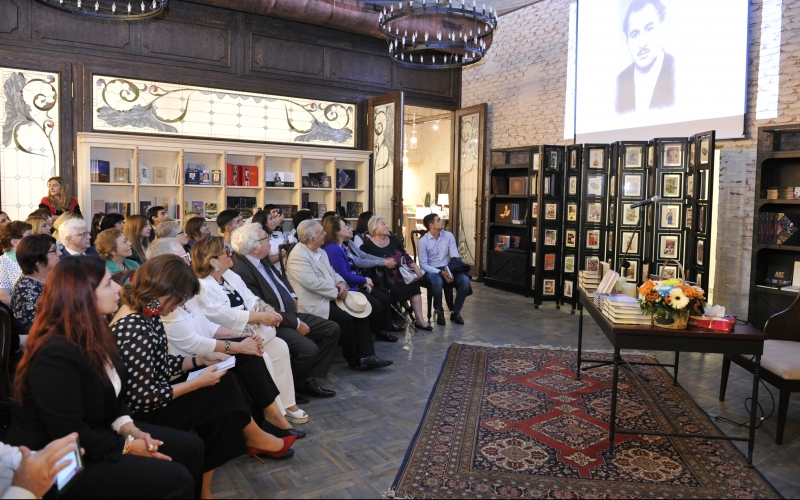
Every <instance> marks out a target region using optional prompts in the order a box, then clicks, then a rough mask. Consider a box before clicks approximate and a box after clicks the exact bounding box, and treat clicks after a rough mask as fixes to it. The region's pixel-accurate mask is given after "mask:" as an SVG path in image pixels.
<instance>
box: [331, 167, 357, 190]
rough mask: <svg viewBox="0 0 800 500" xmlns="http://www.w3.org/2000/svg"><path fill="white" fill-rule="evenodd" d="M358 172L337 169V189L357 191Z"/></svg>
mask: <svg viewBox="0 0 800 500" xmlns="http://www.w3.org/2000/svg"><path fill="white" fill-rule="evenodd" d="M356 185H357V183H356V171H355V170H354V169H347V168H341V169H340V168H337V169H336V187H337V189H356Z"/></svg>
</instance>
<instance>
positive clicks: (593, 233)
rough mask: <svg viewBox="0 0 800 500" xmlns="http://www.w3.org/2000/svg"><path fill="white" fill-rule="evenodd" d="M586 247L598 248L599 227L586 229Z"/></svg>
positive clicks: (590, 248)
mask: <svg viewBox="0 0 800 500" xmlns="http://www.w3.org/2000/svg"><path fill="white" fill-rule="evenodd" d="M586 248H588V249H589V250H600V230H599V229H589V230H588V231H586Z"/></svg>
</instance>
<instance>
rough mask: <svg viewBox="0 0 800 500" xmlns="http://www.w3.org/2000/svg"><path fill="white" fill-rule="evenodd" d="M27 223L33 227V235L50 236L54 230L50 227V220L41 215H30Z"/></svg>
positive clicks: (26, 220)
mask: <svg viewBox="0 0 800 500" xmlns="http://www.w3.org/2000/svg"><path fill="white" fill-rule="evenodd" d="M25 223H26V224H30V225H31V234H46V235H50V233H51V232H52V229H53V228H51V227H50V224H49V223H48V219H46V218H44V217H42V216H40V215H29V216H28V218H27V219H25Z"/></svg>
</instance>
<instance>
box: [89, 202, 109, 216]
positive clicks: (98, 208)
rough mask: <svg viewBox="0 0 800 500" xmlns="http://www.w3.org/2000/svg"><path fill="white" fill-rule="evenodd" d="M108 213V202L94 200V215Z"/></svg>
mask: <svg viewBox="0 0 800 500" xmlns="http://www.w3.org/2000/svg"><path fill="white" fill-rule="evenodd" d="M105 212H106V200H92V215H94V214H104V213H105Z"/></svg>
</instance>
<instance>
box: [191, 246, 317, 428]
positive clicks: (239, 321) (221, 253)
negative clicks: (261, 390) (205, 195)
mask: <svg viewBox="0 0 800 500" xmlns="http://www.w3.org/2000/svg"><path fill="white" fill-rule="evenodd" d="M231 267H233V261H232V260H231V252H230V250H228V248H226V246H225V242H224V240H223V239H222V237H220V236H211V237H209V238H206V239H204V240H203V241H198V242H197V243H195V244H194V246H193V247H192V268H193V269H194V272H195V274H196V275H197V277H198V278H199V279H200V293H199V294H198V295H197V302H198V303H199V304H200V306H201V307H202V308H203V313H204V314H205V315H206V317H207V318H208V319H209V320H211V321H213V322H214V323H216V324H218V325H222V326H225V327H227V328H230V329H232V330H235V331H237V332H244V331H245V329H246V328H252V329H253V331H254V333H257V334H258V335H260V336H261V338H262V339H263V340H264V344H263V349H264V351H265V352H266V353H267V354H268V357H267V358H265V361H267V362H268V363H267V367H268V368H269V372H270V374H271V375H272V378H273V379H274V380H275V384H276V385H277V386H278V388H279V389H280V391H281V395H280V399H279V401H278V404H279V406H280V407H281V409H282V410H284V411H286V418H287V420H289V421H290V422H292V423H295V424H303V423H305V422H307V421H308V414H306V412H304V411H303V410H301V409H300V408H299V407H298V406H297V401H296V397H295V387H294V380H293V376H292V367H291V358H290V355H289V347H288V346H287V345H286V342H284V341H283V340H282V339H280V338H278V337H276V334H277V332H276V330H275V327H277V326H278V325H280V323H281V321H282V320H283V318H282V317H281V315H280V314H278V313H276V312H275V310H274V309H272V308H271V307H269V306H268V305H266V304H264V306H265V307H266V309H267V310H266V311H263V312H261V311H258V310H254V308H255V306H256V305H257V304H259V303H260V302H262V301H260V300H259V298H258V297H257V296H256V295H254V294H253V292H251V291H250V290H249V289H248V288H247V285H245V284H244V282H243V281H242V279H241V278H240V277H239V275H237V274H236V273H234V272H233V271H231V270H230V269H231ZM248 325H250V326H249V327H248Z"/></svg>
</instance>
